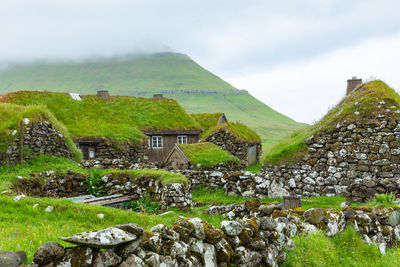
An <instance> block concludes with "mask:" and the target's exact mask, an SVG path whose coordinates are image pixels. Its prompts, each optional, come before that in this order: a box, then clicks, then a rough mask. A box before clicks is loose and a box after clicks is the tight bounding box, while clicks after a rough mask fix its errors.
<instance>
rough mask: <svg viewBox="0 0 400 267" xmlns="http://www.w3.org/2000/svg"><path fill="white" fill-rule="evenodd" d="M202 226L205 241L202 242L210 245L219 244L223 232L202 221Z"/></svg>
mask: <svg viewBox="0 0 400 267" xmlns="http://www.w3.org/2000/svg"><path fill="white" fill-rule="evenodd" d="M202 223H203V225H204V233H205V239H204V241H205V242H207V243H210V244H215V243H217V242H219V241H220V240H221V239H222V237H223V236H224V234H223V232H222V231H221V230H219V229H217V228H215V227H214V226H212V225H211V224H209V223H208V222H206V221H202Z"/></svg>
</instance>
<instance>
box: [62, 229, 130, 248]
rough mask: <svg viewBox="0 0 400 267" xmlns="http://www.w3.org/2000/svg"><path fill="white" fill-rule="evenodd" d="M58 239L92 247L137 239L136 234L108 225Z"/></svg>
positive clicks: (101, 246)
mask: <svg viewBox="0 0 400 267" xmlns="http://www.w3.org/2000/svg"><path fill="white" fill-rule="evenodd" d="M58 239H60V240H63V241H66V242H69V243H72V244H76V245H83V246H87V247H92V248H113V247H115V246H118V245H120V244H123V243H127V242H130V241H133V240H136V239H137V236H136V235H134V234H131V233H128V232H125V231H123V230H121V229H118V228H115V227H110V228H106V229H103V230H99V231H94V232H83V233H79V234H76V235H73V236H69V237H59V238H58Z"/></svg>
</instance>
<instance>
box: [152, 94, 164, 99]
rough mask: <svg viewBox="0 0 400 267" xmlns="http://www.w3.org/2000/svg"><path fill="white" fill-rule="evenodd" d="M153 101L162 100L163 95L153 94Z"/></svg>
mask: <svg viewBox="0 0 400 267" xmlns="http://www.w3.org/2000/svg"><path fill="white" fill-rule="evenodd" d="M153 99H163V95H162V94H155V95H153Z"/></svg>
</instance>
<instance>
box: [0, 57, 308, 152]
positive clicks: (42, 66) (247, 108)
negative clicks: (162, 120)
mask: <svg viewBox="0 0 400 267" xmlns="http://www.w3.org/2000/svg"><path fill="white" fill-rule="evenodd" d="M102 86H103V87H104V88H105V89H106V90H109V91H110V93H111V94H121V95H135V96H145V97H149V96H151V95H152V94H154V93H160V92H162V93H164V94H165V95H166V97H169V98H174V99H177V100H178V101H179V102H180V104H181V105H182V106H183V107H184V108H185V109H186V110H187V111H188V112H191V113H199V112H224V113H225V114H226V115H227V117H228V120H230V121H241V122H242V123H245V124H246V125H248V126H249V127H250V128H252V129H253V130H255V131H256V132H257V133H259V134H260V135H261V136H262V138H263V141H264V142H265V143H266V144H271V143H274V142H276V141H277V140H279V139H281V138H283V137H284V136H286V135H288V134H289V133H291V132H293V131H295V130H299V129H301V128H302V127H304V126H305V125H304V124H301V123H297V122H295V121H294V120H292V119H290V118H289V117H287V116H284V115H282V114H281V113H279V112H277V111H275V110H273V109H271V108H270V107H268V106H267V105H265V104H264V103H262V102H261V101H259V100H257V99H256V98H254V97H252V96H251V95H250V94H248V93H247V92H246V91H244V90H237V89H236V88H235V87H233V86H232V85H230V84H229V83H227V82H225V81H223V80H222V79H220V78H219V77H217V76H215V75H214V74H212V73H210V72H209V71H207V70H205V69H204V68H202V67H201V66H200V65H198V64H197V63H195V62H194V61H193V60H191V59H190V58H189V57H188V56H186V55H183V54H178V53H159V54H153V55H137V56H127V57H123V58H112V59H101V60H100V59H99V60H93V61H86V62H60V63H46V62H33V63H25V64H11V65H9V66H8V67H7V68H2V69H0V94H4V93H7V92H12V91H17V90H48V91H58V92H60V91H61V92H69V91H73V92H79V93H95V92H96V88H98V87H102Z"/></svg>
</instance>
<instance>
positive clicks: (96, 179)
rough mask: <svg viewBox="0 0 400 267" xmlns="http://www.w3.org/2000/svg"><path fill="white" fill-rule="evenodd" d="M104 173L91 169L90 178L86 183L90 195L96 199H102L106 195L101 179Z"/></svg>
mask: <svg viewBox="0 0 400 267" xmlns="http://www.w3.org/2000/svg"><path fill="white" fill-rule="evenodd" d="M102 176H103V172H102V171H101V170H99V169H91V170H90V172H89V177H88V179H87V181H86V182H85V186H86V190H87V192H88V194H91V195H94V196H96V197H101V196H104V195H105V192H104V186H103V185H102V181H101V177H102Z"/></svg>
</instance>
